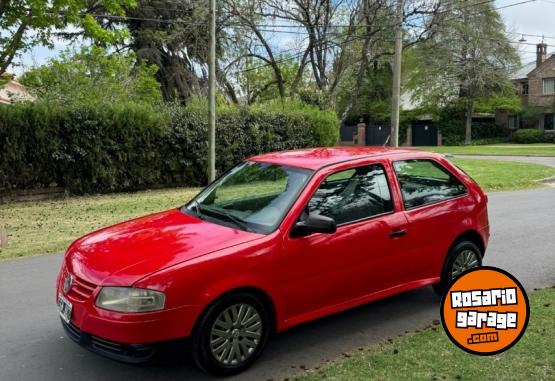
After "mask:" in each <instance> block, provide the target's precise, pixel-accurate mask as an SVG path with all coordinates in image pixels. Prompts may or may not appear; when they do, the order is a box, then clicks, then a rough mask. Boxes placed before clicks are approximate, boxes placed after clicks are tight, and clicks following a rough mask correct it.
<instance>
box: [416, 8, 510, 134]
mask: <svg viewBox="0 0 555 381" xmlns="http://www.w3.org/2000/svg"><path fill="white" fill-rule="evenodd" d="M442 7H443V8H442V9H441V13H440V16H439V17H440V19H439V20H438V23H437V27H436V28H435V31H434V32H435V33H434V34H433V36H432V37H431V38H430V39H429V40H428V41H426V42H425V43H422V44H421V45H420V46H418V47H416V48H415V55H416V56H417V59H416V62H418V66H417V68H416V69H415V70H414V71H413V73H412V75H411V78H410V80H409V87H411V88H412V89H413V90H414V93H415V97H416V98H417V100H419V101H420V102H421V103H422V104H424V105H434V106H437V105H446V104H448V103H449V102H451V101H453V100H454V99H457V98H464V99H465V110H466V113H465V144H470V143H471V133H472V113H473V110H474V102H475V100H476V99H477V98H478V97H485V96H490V95H493V94H498V93H503V92H505V91H507V89H510V88H512V87H511V86H512V85H511V83H510V80H509V78H510V73H511V72H512V70H514V68H515V67H517V66H518V65H519V58H518V54H517V51H516V49H515V48H513V46H512V45H511V43H510V41H509V40H508V38H507V35H506V32H505V27H504V24H503V21H502V20H501V17H500V15H499V13H498V12H497V11H496V10H495V9H494V8H493V5H492V4H491V3H489V2H482V3H475V4H469V2H468V1H465V0H454V1H452V2H449V4H448V5H444V6H442Z"/></svg>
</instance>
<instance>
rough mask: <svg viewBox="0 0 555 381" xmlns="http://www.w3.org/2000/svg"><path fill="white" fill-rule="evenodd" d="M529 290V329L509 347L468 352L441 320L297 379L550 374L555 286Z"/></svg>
mask: <svg viewBox="0 0 555 381" xmlns="http://www.w3.org/2000/svg"><path fill="white" fill-rule="evenodd" d="M529 296H530V303H531V312H530V321H529V324H528V329H527V330H526V333H525V334H524V336H523V337H522V338H521V340H520V341H519V342H518V343H517V344H516V345H515V346H514V347H512V348H511V349H509V350H508V351H507V352H504V353H501V354H498V355H495V356H476V355H471V354H468V353H466V352H464V351H463V350H461V349H459V348H458V347H456V346H455V345H454V344H453V343H452V342H451V341H450V340H449V339H448V338H447V335H446V334H445V332H444V331H443V328H442V327H441V325H439V326H432V327H429V328H426V329H425V330H423V331H421V332H418V333H414V334H409V335H406V336H402V337H400V338H398V339H396V340H394V341H393V342H392V343H385V344H380V345H375V346H372V347H370V348H368V349H366V350H364V351H360V352H357V353H354V354H353V355H352V356H351V357H348V358H345V359H340V360H337V361H336V362H334V363H331V364H330V365H327V366H325V367H323V368H321V369H319V370H318V371H315V370H311V371H308V372H307V373H305V374H303V375H301V376H299V377H298V378H297V380H298V381H312V380H322V379H325V380H349V381H357V380H361V381H363V380H364V381H366V380H402V381H405V380H554V379H555V355H554V353H553V343H555V289H554V288H549V289H544V290H541V291H536V292H534V293H532V294H530V295H529ZM407 318H410V317H407Z"/></svg>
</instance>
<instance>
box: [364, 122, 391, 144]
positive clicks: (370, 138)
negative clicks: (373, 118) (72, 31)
mask: <svg viewBox="0 0 555 381" xmlns="http://www.w3.org/2000/svg"><path fill="white" fill-rule="evenodd" d="M390 134H391V127H390V126H389V125H387V124H371V125H368V126H366V145H367V146H383V145H384V144H386V142H387V140H388V138H389V135H390Z"/></svg>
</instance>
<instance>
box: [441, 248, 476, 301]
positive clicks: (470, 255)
mask: <svg viewBox="0 0 555 381" xmlns="http://www.w3.org/2000/svg"><path fill="white" fill-rule="evenodd" d="M482 255H483V254H482V252H481V251H480V248H479V247H478V246H477V245H476V244H475V243H474V242H472V241H460V242H458V243H456V244H455V245H454V246H453V247H452V248H451V249H450V250H449V254H448V255H447V259H446V261H445V265H444V267H443V271H442V273H441V281H440V283H438V284H434V286H433V287H434V291H435V292H436V293H437V294H438V295H440V296H443V293H444V292H445V289H446V288H447V286H448V285H449V283H451V281H452V280H453V279H455V278H457V277H458V276H459V275H461V274H462V273H464V272H465V271H468V270H470V269H473V268H475V267H479V266H482Z"/></svg>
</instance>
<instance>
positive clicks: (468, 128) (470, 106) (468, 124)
mask: <svg viewBox="0 0 555 381" xmlns="http://www.w3.org/2000/svg"><path fill="white" fill-rule="evenodd" d="M473 111H474V97H473V96H472V95H470V94H467V97H466V120H465V125H464V144H465V145H470V144H471V143H472V113H473Z"/></svg>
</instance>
